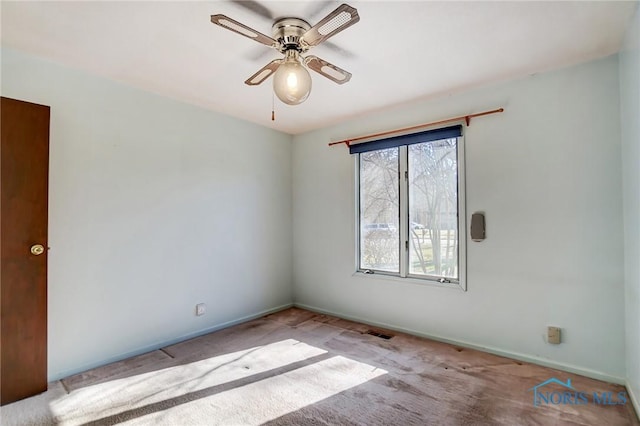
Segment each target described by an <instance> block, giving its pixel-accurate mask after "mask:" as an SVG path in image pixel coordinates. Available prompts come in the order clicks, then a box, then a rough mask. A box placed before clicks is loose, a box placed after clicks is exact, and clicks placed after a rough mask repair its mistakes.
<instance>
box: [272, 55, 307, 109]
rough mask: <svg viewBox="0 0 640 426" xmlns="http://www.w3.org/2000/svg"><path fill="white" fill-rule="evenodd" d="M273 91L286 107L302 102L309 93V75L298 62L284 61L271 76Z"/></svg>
mask: <svg viewBox="0 0 640 426" xmlns="http://www.w3.org/2000/svg"><path fill="white" fill-rule="evenodd" d="M273 91H274V92H275V94H276V96H277V97H278V99H280V100H281V101H282V102H284V103H285V104H287V105H298V104H301V103H302V102H304V101H305V100H306V99H307V98H308V97H309V94H310V93H311V75H310V74H309V71H307V69H306V68H305V67H304V65H302V64H301V63H300V62H298V61H286V62H284V63H283V64H282V65H280V66H279V67H278V70H277V71H276V72H275V74H274V75H273Z"/></svg>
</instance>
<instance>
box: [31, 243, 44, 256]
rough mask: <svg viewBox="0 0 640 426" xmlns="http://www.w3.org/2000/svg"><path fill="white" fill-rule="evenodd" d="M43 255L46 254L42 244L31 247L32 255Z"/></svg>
mask: <svg viewBox="0 0 640 426" xmlns="http://www.w3.org/2000/svg"><path fill="white" fill-rule="evenodd" d="M42 253H44V247H43V246H42V244H34V245H32V246H31V254H33V255H36V256H40V255H41V254H42Z"/></svg>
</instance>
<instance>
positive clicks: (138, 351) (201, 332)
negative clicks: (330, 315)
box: [48, 303, 293, 382]
mask: <svg viewBox="0 0 640 426" xmlns="http://www.w3.org/2000/svg"><path fill="white" fill-rule="evenodd" d="M292 306H293V303H287V304H284V305H280V306H276V307H274V308H270V309H265V310H264V311H260V312H256V313H253V314H250V315H246V316H244V317H241V318H237V319H234V320H231V321H226V322H223V323H220V324H216V325H213V326H210V327H207V328H203V329H201V330H197V331H193V332H191V333H187V334H184V335H182V336H179V337H176V338H174V339H170V340H163V341H161V342H156V343H154V344H151V345H147V346H144V347H141V348H138V349H135V350H133V351H129V352H126V353H123V354H119V355H115V356H112V357H109V358H105V359H102V360H100V361H96V362H91V363H88V364H84V365H82V366H80V367H77V368H72V369H68V370H63V371H58V372H55V373H52V374H51V375H49V377H48V380H49V382H53V381H56V380H60V379H64V378H65V377H69V376H71V375H73V374H77V373H81V372H83V371H87V370H91V369H93V368H96V367H101V366H103V365H107V364H111V363H113V362H118V361H122V360H123V359H127V358H130V357H133V356H137V355H141V354H144V353H147V352H151V351H155V350H158V349H160V348H164V347H166V346H170V345H175V344H176V343H180V342H183V341H185V340H189V339H193V338H194V337H199V336H202V335H204V334H209V333H213V332H214V331H218V330H222V329H223V328H228V327H232V326H234V325H238V324H241V323H243V322H247V321H251V320H253V319H256V318H260V317H263V316H265V315H269V314H272V313H274V312H278V311H282V310H284V309H288V308H290V307H292Z"/></svg>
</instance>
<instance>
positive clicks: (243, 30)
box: [211, 15, 278, 47]
mask: <svg viewBox="0 0 640 426" xmlns="http://www.w3.org/2000/svg"><path fill="white" fill-rule="evenodd" d="M211 22H213V23H214V24H216V25H220V26H221V27H222V28H226V29H228V30H230V31H233V32H234V33H238V34H240V35H243V36H245V37H247V38H250V39H252V40H255V41H257V42H258V43H262V44H264V45H266V46H269V47H275V46H276V45H277V44H278V42H277V41H275V40H274V39H272V38H271V37H269V36H266V35H264V34H262V33H261V32H258V31H256V30H254V29H253V28H250V27H247V26H246V25H244V24H241V23H240V22H238V21H235V20H233V19H231V18H229V17H228V16H225V15H211Z"/></svg>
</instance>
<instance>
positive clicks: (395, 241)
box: [360, 148, 400, 273]
mask: <svg viewBox="0 0 640 426" xmlns="http://www.w3.org/2000/svg"><path fill="white" fill-rule="evenodd" d="M398 167H399V166H398V148H390V149H382V150H379V151H371V152H365V153H362V154H360V267H361V268H362V269H376V270H380V271H389V272H396V273H399V272H400V247H399V245H400V226H399V223H398V218H399V216H400V215H399V211H400V210H399V202H400V194H399V186H398V170H399V169H398Z"/></svg>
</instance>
